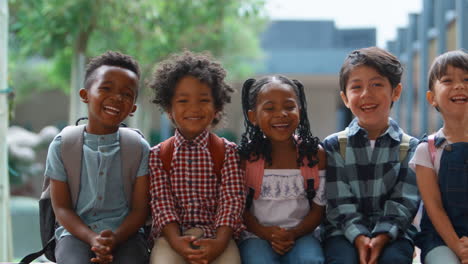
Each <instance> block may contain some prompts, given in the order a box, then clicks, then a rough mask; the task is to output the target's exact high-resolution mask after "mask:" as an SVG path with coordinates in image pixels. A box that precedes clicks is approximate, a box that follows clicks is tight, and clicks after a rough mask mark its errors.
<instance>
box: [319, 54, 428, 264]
mask: <svg viewBox="0 0 468 264" xmlns="http://www.w3.org/2000/svg"><path fill="white" fill-rule="evenodd" d="M402 72H403V68H402V66H401V64H400V62H399V61H398V60H397V58H396V57H395V56H393V55H392V54H390V53H388V52H387V51H385V50H382V49H379V48H376V47H371V48H364V49H360V50H356V51H353V52H352V53H350V54H349V55H348V57H347V58H346V60H345V62H344V63H343V66H342V67H341V71H340V89H341V93H340V94H341V98H342V100H343V102H344V104H345V105H346V107H348V108H349V109H350V110H351V112H353V114H354V115H355V116H356V118H355V119H354V120H353V121H352V122H351V123H350V124H349V126H348V127H347V128H346V129H345V130H344V131H342V132H339V133H335V134H332V135H330V136H328V137H327V138H326V139H325V141H324V142H323V144H324V148H325V150H326V151H327V159H328V161H327V163H328V164H327V184H326V196H327V200H328V204H327V212H326V220H325V223H324V235H325V241H324V251H325V255H326V260H327V263H346V264H349V263H359V264H362V263H366V264H374V263H379V264H381V263H389V264H390V263H391V264H395V263H398V264H405V263H411V262H412V258H413V250H414V246H413V241H412V237H413V235H414V234H415V232H416V228H415V227H414V226H413V225H412V224H411V222H412V220H413V218H414V216H415V214H416V211H417V209H418V205H419V201H420V198H419V195H418V190H417V186H416V178H415V174H414V172H412V171H411V170H410V169H409V168H408V161H409V160H410V159H411V156H412V155H413V152H414V149H415V147H416V145H417V143H418V140H417V139H415V138H411V137H409V136H407V135H406V134H404V133H403V130H402V129H401V128H400V127H399V126H398V124H397V123H396V122H395V121H394V120H392V119H391V118H390V109H391V106H392V105H393V102H395V101H397V100H398V98H399V97H400V94H401V90H402V86H401V83H400V80H401V75H402Z"/></svg>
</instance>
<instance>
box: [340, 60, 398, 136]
mask: <svg viewBox="0 0 468 264" xmlns="http://www.w3.org/2000/svg"><path fill="white" fill-rule="evenodd" d="M345 89H346V94H345V93H343V92H341V99H343V102H344V104H345V105H346V107H348V108H349V109H350V110H351V112H353V114H354V115H355V116H356V117H357V119H358V122H359V125H360V126H361V127H362V128H364V129H366V130H367V132H368V133H369V137H370V138H371V139H372V138H373V137H378V136H379V135H380V134H381V133H383V132H384V131H385V129H387V127H388V118H389V116H390V108H391V104H392V102H395V101H396V100H398V98H399V97H400V93H401V84H398V85H397V87H395V88H392V86H391V84H390V81H389V80H388V78H387V77H385V76H382V75H380V73H379V72H378V71H377V70H376V69H374V68H372V67H369V66H366V65H361V66H357V67H355V68H354V69H353V70H352V71H351V72H350V74H349V78H348V81H347V82H346V87H345ZM374 134H375V135H374Z"/></svg>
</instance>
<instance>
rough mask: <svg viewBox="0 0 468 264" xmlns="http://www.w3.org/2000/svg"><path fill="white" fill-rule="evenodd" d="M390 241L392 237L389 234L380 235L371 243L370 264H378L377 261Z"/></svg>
mask: <svg viewBox="0 0 468 264" xmlns="http://www.w3.org/2000/svg"><path fill="white" fill-rule="evenodd" d="M389 241H390V236H389V235H387V234H380V235H377V236H376V237H374V238H372V239H371V240H370V242H369V250H370V256H369V262H368V263H369V264H377V260H378V259H379V257H380V253H381V252H382V249H383V248H384V247H385V245H386V244H387V243H388V242H389Z"/></svg>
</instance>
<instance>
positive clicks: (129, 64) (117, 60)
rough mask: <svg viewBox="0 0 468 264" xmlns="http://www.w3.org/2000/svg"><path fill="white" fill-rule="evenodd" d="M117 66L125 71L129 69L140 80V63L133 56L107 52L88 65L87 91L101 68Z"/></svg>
mask: <svg viewBox="0 0 468 264" xmlns="http://www.w3.org/2000/svg"><path fill="white" fill-rule="evenodd" d="M104 65H106V66H116V67H120V68H123V69H127V70H129V71H132V72H134V73H135V74H136V76H137V77H138V79H140V67H139V66H138V62H137V61H136V60H135V59H133V58H132V57H131V56H129V55H126V54H123V53H120V52H117V51H106V52H104V53H103V54H101V55H99V56H97V57H94V58H92V59H91V60H90V61H89V63H88V65H86V73H85V80H84V87H85V89H89V87H90V86H91V84H92V83H93V81H94V78H95V76H96V74H95V72H96V69H98V68H99V67H101V66H104Z"/></svg>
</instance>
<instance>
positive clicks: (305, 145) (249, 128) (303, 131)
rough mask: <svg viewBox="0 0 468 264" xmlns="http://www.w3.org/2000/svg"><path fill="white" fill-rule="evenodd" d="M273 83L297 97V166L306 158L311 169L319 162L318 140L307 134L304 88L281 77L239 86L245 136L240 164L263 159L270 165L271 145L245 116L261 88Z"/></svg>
mask: <svg viewBox="0 0 468 264" xmlns="http://www.w3.org/2000/svg"><path fill="white" fill-rule="evenodd" d="M274 82H277V83H281V84H285V85H288V86H290V87H291V88H292V89H293V90H294V92H295V93H296V96H297V100H298V104H299V118H300V119H299V125H298V127H297V129H296V133H297V139H298V140H297V142H296V143H297V149H298V152H299V155H298V158H297V163H298V165H299V166H302V160H303V159H304V157H307V159H308V160H309V164H307V166H309V167H313V166H314V165H315V164H317V162H318V161H317V159H314V156H315V157H316V156H317V153H318V148H319V139H318V138H317V137H314V136H313V135H312V133H311V132H310V124H309V118H308V116H307V102H306V96H305V93H304V86H303V85H302V83H301V82H300V81H298V80H290V79H289V78H288V77H286V76H282V75H274V76H265V77H262V78H260V79H258V80H255V79H248V80H246V81H245V82H244V85H243V86H242V112H243V113H244V125H245V132H244V133H243V134H242V138H241V142H240V144H239V155H240V157H241V159H242V160H248V161H255V160H258V159H259V158H264V159H265V161H266V162H267V163H268V164H271V163H272V158H271V142H270V140H269V139H268V138H267V137H265V136H264V135H263V132H262V131H261V130H260V127H259V126H258V125H254V124H252V122H250V120H249V117H248V112H249V110H252V109H254V108H255V106H256V105H257V96H258V93H259V92H260V90H261V89H262V87H264V86H265V85H267V84H270V83H274Z"/></svg>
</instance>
